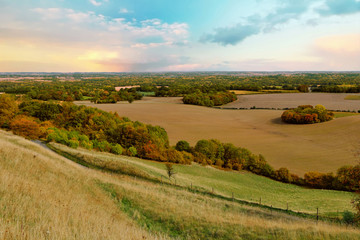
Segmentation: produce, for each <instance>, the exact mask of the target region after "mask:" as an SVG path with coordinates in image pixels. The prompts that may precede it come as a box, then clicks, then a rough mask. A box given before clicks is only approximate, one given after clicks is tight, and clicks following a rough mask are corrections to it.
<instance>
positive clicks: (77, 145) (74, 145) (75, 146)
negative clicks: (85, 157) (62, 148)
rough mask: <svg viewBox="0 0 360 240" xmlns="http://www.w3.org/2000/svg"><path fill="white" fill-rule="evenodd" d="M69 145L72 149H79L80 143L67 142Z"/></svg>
mask: <svg viewBox="0 0 360 240" xmlns="http://www.w3.org/2000/svg"><path fill="white" fill-rule="evenodd" d="M67 145H68V146H69V147H71V148H78V147H79V145H80V144H79V141H78V140H77V139H70V140H69V141H68V142H67Z"/></svg>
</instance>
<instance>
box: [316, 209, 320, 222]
mask: <svg viewBox="0 0 360 240" xmlns="http://www.w3.org/2000/svg"><path fill="white" fill-rule="evenodd" d="M318 221H319V208H318V207H317V208H316V223H317V222H318Z"/></svg>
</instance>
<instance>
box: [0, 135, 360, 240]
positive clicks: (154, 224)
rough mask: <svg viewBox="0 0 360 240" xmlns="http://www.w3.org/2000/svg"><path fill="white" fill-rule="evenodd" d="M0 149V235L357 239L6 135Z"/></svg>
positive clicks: (348, 231) (349, 231)
mask: <svg viewBox="0 0 360 240" xmlns="http://www.w3.org/2000/svg"><path fill="white" fill-rule="evenodd" d="M0 146H1V148H0V151H1V152H0V166H1V168H0V216H1V218H0V239H156V238H158V239H160V237H156V236H155V235H150V234H149V233H148V232H147V231H145V230H142V229H140V228H139V227H137V226H136V225H134V222H137V223H139V224H141V225H143V226H144V224H143V223H144V222H145V223H146V224H145V225H147V226H148V228H150V229H151V230H153V231H155V232H156V231H159V232H162V233H163V234H164V233H165V234H169V235H173V236H179V237H181V238H183V239H359V237H360V232H359V230H358V229H353V228H350V227H348V228H345V227H343V226H340V225H335V224H330V223H321V222H320V223H319V224H317V225H316V224H315V222H314V221H312V220H306V219H301V218H297V217H293V216H288V215H287V214H283V213H275V212H273V213H271V212H270V211H269V210H266V209H259V208H255V207H249V206H243V205H241V204H238V203H232V202H229V201H225V200H220V199H216V198H211V197H209V196H205V195H201V194H194V193H191V192H189V191H187V190H184V189H177V188H174V187H172V186H168V185H161V184H157V183H154V182H149V181H145V180H141V179H139V178H137V179H134V178H133V177H130V176H122V175H116V174H107V173H104V172H99V171H97V170H90V169H86V168H84V167H82V166H79V165H77V164H75V163H73V162H70V161H69V160H67V159H65V158H62V157H59V156H58V155H57V154H55V153H52V152H50V151H48V150H46V149H43V148H42V147H40V146H38V145H37V144H34V143H31V142H29V141H26V140H24V139H22V138H20V137H16V136H13V135H11V134H9V133H4V132H0ZM109 189H110V190H109ZM114 196H116V197H114ZM124 199H126V201H127V202H128V203H131V204H128V205H127V206H128V208H124V205H123V203H122V202H123V201H124ZM127 216H128V217H131V219H132V220H130V219H128V218H127ZM161 238H165V237H161Z"/></svg>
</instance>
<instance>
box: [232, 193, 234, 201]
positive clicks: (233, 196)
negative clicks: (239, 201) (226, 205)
mask: <svg viewBox="0 0 360 240" xmlns="http://www.w3.org/2000/svg"><path fill="white" fill-rule="evenodd" d="M232 201H234V193H232Z"/></svg>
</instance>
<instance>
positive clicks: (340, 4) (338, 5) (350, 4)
mask: <svg viewBox="0 0 360 240" xmlns="http://www.w3.org/2000/svg"><path fill="white" fill-rule="evenodd" d="M318 12H319V13H320V14H321V15H323V16H329V15H345V14H352V13H356V12H360V1H356V0H327V1H326V2H325V9H319V10H318Z"/></svg>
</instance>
